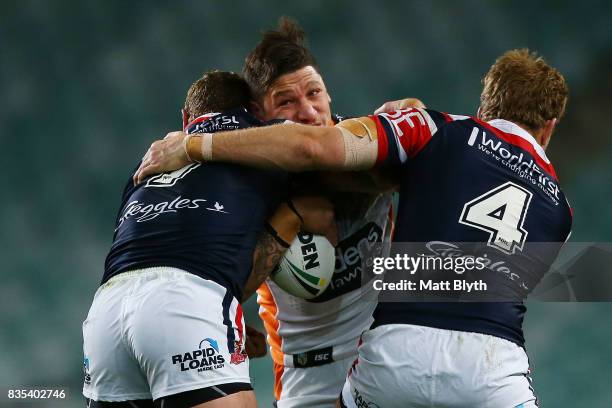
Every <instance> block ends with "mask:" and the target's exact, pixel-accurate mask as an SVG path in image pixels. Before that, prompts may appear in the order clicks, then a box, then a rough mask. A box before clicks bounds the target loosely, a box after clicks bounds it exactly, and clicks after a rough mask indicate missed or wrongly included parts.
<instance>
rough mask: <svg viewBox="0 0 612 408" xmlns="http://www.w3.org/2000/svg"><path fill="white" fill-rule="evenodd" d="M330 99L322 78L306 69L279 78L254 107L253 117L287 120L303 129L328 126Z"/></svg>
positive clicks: (330, 120)
mask: <svg viewBox="0 0 612 408" xmlns="http://www.w3.org/2000/svg"><path fill="white" fill-rule="evenodd" d="M330 102H331V98H330V97H329V94H328V93H327V89H326V88H325V84H324V83H323V78H321V75H319V74H318V73H317V71H316V70H315V69H314V68H313V67H311V66H306V67H304V68H300V69H298V70H297V71H294V72H291V73H289V74H285V75H282V76H280V77H279V78H278V79H277V80H276V81H275V82H274V83H273V84H272V86H270V88H268V91H267V92H266V94H265V95H264V96H263V98H262V99H261V100H260V101H259V102H257V103H255V114H256V115H257V116H259V117H260V118H261V119H263V120H272V119H288V120H291V121H293V122H296V123H302V124H304V125H315V126H325V125H331V124H332V119H331V108H330V106H329V104H330Z"/></svg>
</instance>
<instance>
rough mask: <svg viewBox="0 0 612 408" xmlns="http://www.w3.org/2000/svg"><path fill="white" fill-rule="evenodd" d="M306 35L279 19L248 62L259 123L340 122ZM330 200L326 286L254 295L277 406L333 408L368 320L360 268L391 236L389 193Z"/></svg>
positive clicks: (370, 297)
mask: <svg viewBox="0 0 612 408" xmlns="http://www.w3.org/2000/svg"><path fill="white" fill-rule="evenodd" d="M303 38H304V33H303V31H302V30H301V29H300V28H299V27H298V26H297V25H296V24H295V23H294V22H291V21H289V20H287V19H281V21H280V24H279V28H278V30H277V31H268V32H266V33H264V36H263V39H262V40H261V42H260V43H259V44H258V45H257V46H256V47H255V49H254V50H253V51H252V52H251V53H250V54H249V56H248V57H247V58H246V62H245V67H244V76H245V79H246V81H247V83H248V84H249V86H250V88H251V92H252V96H253V98H254V103H253V111H254V113H255V114H257V115H258V116H260V118H261V119H264V120H271V119H275V118H283V119H288V120H291V121H294V122H297V123H302V124H307V125H315V126H324V125H331V124H334V123H335V122H336V121H337V119H338V118H337V117H335V116H333V115H332V114H331V110H330V102H331V99H330V97H329V94H328V93H327V90H326V87H325V83H324V82H323V79H322V77H321V75H320V74H319V69H318V66H317V64H316V62H315V59H314V57H313V56H312V55H311V53H310V52H309V50H308V49H307V48H306V47H304V45H303ZM312 180H313V177H311V178H310V182H312ZM298 188H299V187H298ZM332 201H333V202H334V204H335V212H336V220H337V223H338V227H339V231H338V233H339V244H338V246H337V249H336V256H337V262H336V271H335V273H334V276H333V278H332V282H331V284H330V287H329V288H328V289H327V290H326V291H325V292H324V293H322V294H321V295H319V296H318V297H317V298H315V299H312V300H303V299H300V298H297V297H295V296H292V295H290V294H288V293H286V292H284V291H283V290H281V289H280V288H279V287H278V286H276V285H275V284H274V283H273V282H272V281H271V280H268V281H266V282H265V283H264V284H263V285H262V286H261V287H260V288H259V290H258V292H257V293H258V297H257V301H258V303H259V304H260V316H261V318H262V320H263V321H264V325H265V328H266V331H267V334H268V336H267V337H268V343H269V346H270V350H271V355H272V359H273V361H274V374H275V387H274V395H275V399H276V400H277V406H278V407H280V408H285V407H287V408H288V407H330V406H333V403H334V401H335V399H336V398H337V396H338V393H339V392H340V390H341V388H342V384H343V383H344V378H345V376H346V373H347V371H348V368H349V367H350V364H351V363H352V361H353V360H354V358H355V356H356V352H357V342H358V340H359V336H360V335H361V333H362V332H363V331H364V330H366V329H367V328H368V327H369V326H370V324H371V323H372V312H373V310H374V308H375V306H376V293H375V291H373V290H372V287H371V285H363V286H362V283H364V281H367V280H368V279H367V277H366V276H364V275H363V271H364V268H363V267H362V263H364V262H367V259H366V258H368V257H369V256H372V255H374V256H378V255H380V251H381V247H382V245H380V244H381V242H382V241H383V239H384V237H388V236H389V235H390V232H391V229H392V228H391V220H390V210H391V194H390V193H389V194H354V195H352V196H351V197H346V196H343V197H342V198H341V199H337V200H332Z"/></svg>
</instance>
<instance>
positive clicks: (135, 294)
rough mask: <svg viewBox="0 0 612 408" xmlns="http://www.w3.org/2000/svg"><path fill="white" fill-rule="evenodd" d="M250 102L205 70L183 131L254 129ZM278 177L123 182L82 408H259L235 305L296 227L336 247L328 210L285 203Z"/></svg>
mask: <svg viewBox="0 0 612 408" xmlns="http://www.w3.org/2000/svg"><path fill="white" fill-rule="evenodd" d="M248 102H249V90H248V86H247V85H246V83H245V82H244V80H243V79H242V78H240V77H239V76H238V75H236V74H233V73H227V72H220V71H214V72H210V73H208V74H206V75H204V77H203V78H202V79H200V80H199V81H197V82H196V83H194V85H193V86H192V87H191V88H190V90H189V92H188V94H187V100H186V104H185V110H184V111H185V113H184V121H185V130H186V132H187V133H188V134H197V133H199V132H216V131H221V130H231V129H241V128H248V127H253V126H261V125H263V124H264V123H263V122H261V121H260V120H258V119H256V118H255V117H253V116H252V115H250V114H249V113H248V112H247V111H246V110H245V108H244V106H246V105H247V104H248ZM206 112H211V113H206ZM216 112H220V113H216ZM287 179H288V175H287V173H285V172H283V171H277V170H272V171H269V170H256V171H254V170H253V169H250V168H246V167H241V166H237V165H227V164H200V163H193V164H190V165H188V166H185V167H183V168H181V169H178V170H177V171H173V172H170V173H164V174H160V175H158V176H155V177H151V178H149V179H148V180H146V181H145V182H144V183H142V184H139V185H137V186H134V185H133V183H132V180H131V179H130V180H129V181H128V183H127V185H126V187H125V190H124V194H123V203H122V205H121V208H120V210H119V214H118V216H117V220H116V227H115V235H114V240H113V245H112V247H111V250H110V252H109V254H108V256H107V258H106V264H105V270H104V276H103V278H102V282H101V286H100V288H99V289H98V291H97V292H96V296H95V298H94V301H93V304H92V307H91V309H90V311H89V314H88V316H87V319H86V321H85V322H84V324H83V336H84V346H83V348H84V355H85V360H84V368H85V384H84V388H83V394H84V395H85V396H86V398H87V399H88V407H103V406H109V407H112V406H117V407H122V406H125V407H128V406H139V407H145V406H151V407H152V406H164V407H191V406H197V407H211V408H214V407H221V406H240V407H255V406H256V403H255V397H254V393H253V391H252V388H251V385H250V378H249V372H248V359H247V355H246V352H245V341H246V339H245V329H244V320H243V316H242V308H241V306H240V302H239V300H240V299H243V298H245V296H248V295H249V294H252V293H253V292H254V290H255V289H256V287H257V286H258V285H259V284H260V283H261V280H262V277H261V274H262V273H265V272H267V273H269V272H270V271H271V269H272V267H273V266H274V265H275V263H276V261H278V259H279V257H280V256H281V255H282V252H283V251H284V250H285V249H286V248H287V247H288V246H289V244H288V243H289V242H291V241H292V240H293V239H294V238H295V236H296V235H297V232H298V231H299V230H300V228H301V227H302V226H304V227H306V228H308V229H309V230H310V231H313V232H317V233H323V234H327V235H328V237H329V238H330V239H331V240H332V241H334V240H335V238H334V227H333V224H332V223H331V220H332V219H333V213H332V212H331V206H330V205H329V204H327V203H326V201H325V200H322V199H318V198H314V197H299V198H296V199H294V200H291V199H289V198H288V197H287ZM284 200H286V201H285V202H283V201H284ZM266 219H268V223H267V224H266V223H265V221H266ZM256 244H257V245H258V247H257V250H256V251H255V253H254V248H255V246H256ZM252 268H253V269H256V270H258V273H257V274H252V273H251V271H252ZM264 277H265V276H264Z"/></svg>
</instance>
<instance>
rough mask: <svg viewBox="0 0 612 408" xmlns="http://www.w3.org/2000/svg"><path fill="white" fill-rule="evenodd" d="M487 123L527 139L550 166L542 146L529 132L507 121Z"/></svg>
mask: <svg viewBox="0 0 612 408" xmlns="http://www.w3.org/2000/svg"><path fill="white" fill-rule="evenodd" d="M487 123H488V124H489V125H491V126H493V127H494V128H496V129H499V130H501V131H503V132H506V133H512V134H513V135H517V136H519V137H521V138H523V139H525V140H526V141H528V142H529V143H531V145H532V146H533V148H534V149H535V151H536V152H537V153H538V155H539V156H540V157H541V158H542V160H544V161H545V162H546V164H550V160H548V157H546V153H545V152H544V149H543V148H542V146H540V144H539V143H538V142H537V141H536V140H535V138H534V137H533V136H531V134H529V132H527V131H526V130H525V129H523V128H522V127H520V126H518V125H516V124H514V123H512V122H510V121H508V120H505V119H493V120H490V121H488V122H487Z"/></svg>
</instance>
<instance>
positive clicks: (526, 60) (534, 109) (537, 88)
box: [479, 48, 568, 131]
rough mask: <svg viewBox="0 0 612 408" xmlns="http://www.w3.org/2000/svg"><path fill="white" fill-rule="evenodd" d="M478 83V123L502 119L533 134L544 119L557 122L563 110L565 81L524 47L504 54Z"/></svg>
mask: <svg viewBox="0 0 612 408" xmlns="http://www.w3.org/2000/svg"><path fill="white" fill-rule="evenodd" d="M482 83H483V89H482V94H481V95H480V111H479V116H480V118H481V119H482V120H491V119H497V118H498V119H506V120H509V121H511V122H515V123H519V124H522V125H524V126H527V127H528V128H529V130H532V131H537V130H539V129H541V128H542V127H543V126H544V124H545V122H546V121H547V120H550V119H553V118H557V119H561V116H563V113H564V111H565V105H566V103H567V97H568V89H567V85H566V83H565V78H563V75H561V73H559V71H557V70H556V69H555V68H553V67H551V66H550V65H548V64H546V62H545V61H544V59H543V58H542V57H540V56H538V55H537V54H536V53H532V52H530V51H529V50H528V49H526V48H523V49H518V50H510V51H507V52H506V53H504V54H503V55H502V56H501V57H499V58H498V59H497V60H496V61H495V63H494V64H493V65H492V66H491V68H490V69H489V72H487V74H486V75H485V77H484V78H483V80H482Z"/></svg>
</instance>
